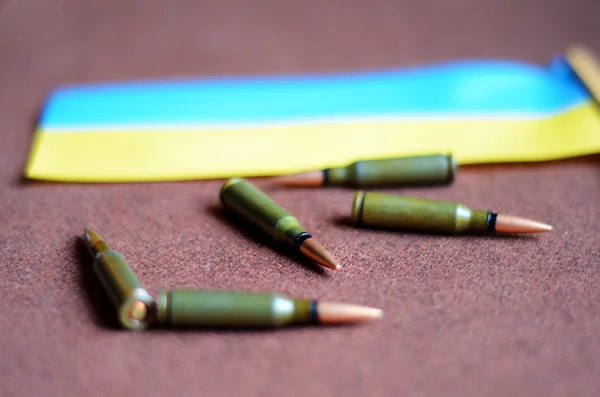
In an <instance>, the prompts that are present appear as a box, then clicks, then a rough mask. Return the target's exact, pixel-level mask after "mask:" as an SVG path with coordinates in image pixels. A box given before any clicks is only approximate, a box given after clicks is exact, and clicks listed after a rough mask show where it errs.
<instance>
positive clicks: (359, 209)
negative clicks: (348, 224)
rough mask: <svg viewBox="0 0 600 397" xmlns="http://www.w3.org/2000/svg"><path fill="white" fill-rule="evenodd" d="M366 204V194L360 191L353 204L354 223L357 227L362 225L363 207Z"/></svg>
mask: <svg viewBox="0 0 600 397" xmlns="http://www.w3.org/2000/svg"><path fill="white" fill-rule="evenodd" d="M364 203H365V192H363V191H362V190H359V191H357V192H356V194H355V195H354V200H353V202H352V222H353V223H354V224H355V225H356V226H361V225H362V215H363V206H364Z"/></svg>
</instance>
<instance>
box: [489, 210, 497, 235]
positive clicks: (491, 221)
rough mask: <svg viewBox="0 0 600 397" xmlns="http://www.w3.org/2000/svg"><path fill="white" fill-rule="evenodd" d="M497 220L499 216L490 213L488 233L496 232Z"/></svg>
mask: <svg viewBox="0 0 600 397" xmlns="http://www.w3.org/2000/svg"><path fill="white" fill-rule="evenodd" d="M496 218H498V214H495V213H493V212H488V216H487V231H488V232H490V233H494V232H495V231H496Z"/></svg>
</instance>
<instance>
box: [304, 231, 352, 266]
mask: <svg viewBox="0 0 600 397" xmlns="http://www.w3.org/2000/svg"><path fill="white" fill-rule="evenodd" d="M300 252H302V253H303V254H304V255H306V256H307V257H309V258H310V259H312V260H313V261H315V262H317V263H318V264H320V265H321V266H325V267H327V268H329V269H333V270H340V269H341V268H342V266H341V265H340V264H339V263H338V261H337V260H336V259H335V258H334V257H333V255H331V253H329V251H327V250H326V249H325V247H323V246H322V245H321V244H319V243H318V242H316V241H315V239H314V238H312V237H311V238H307V239H306V240H304V241H303V242H302V245H300Z"/></svg>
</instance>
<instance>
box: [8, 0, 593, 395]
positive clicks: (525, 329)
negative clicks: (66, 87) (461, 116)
mask: <svg viewBox="0 0 600 397" xmlns="http://www.w3.org/2000/svg"><path fill="white" fill-rule="evenodd" d="M434 4H435V5H434ZM599 15H600V3H598V2H597V1H592V0H587V1H586V0H578V1H575V0H573V1H558V0H556V1H554V0H551V1H550V0H537V1H527V2H525V1H516V0H510V1H509V0H506V1H500V0H498V1H477V0H462V1H458V0H457V1H438V2H425V1H416V0H415V1H412V2H411V1H408V0H405V1H399V0H388V1H385V0H379V1H377V0H373V1H366V0H364V1H359V0H352V1H350V0H345V1H342V0H340V1H335V2H333V1H330V2H316V1H315V2H303V1H266V0H262V1H252V2H250V1H243V0H238V1H234V0H228V1H224V0H223V1H213V2H200V1H196V0H189V1H173V2H167V1H149V0H143V1H142V0H139V1H120V2H117V1H112V2H111V1H105V2H101V1H86V2H83V1H42V0H0V58H1V59H0V182H1V185H0V204H1V205H0V208H1V210H0V225H1V228H0V276H1V284H0V291H1V292H2V300H0V336H1V345H0V349H1V350H0V395H2V396H25V395H27V396H49V395H55V396H67V395H79V396H81V395H160V394H164V395H167V394H168V395H177V396H179V395H181V396H183V395H187V396H189V395H202V396H209V395H222V396H230V395H245V396H250V395H263V396H266V395H273V396H275V395H276V396H281V395H298V396H300V395H313V396H327V395H340V396H342V395H348V396H351V395H352V396H383V395H389V396H397V395H403V394H406V395H413V396H433V395H445V396H464V395H498V396H506V395H530V396H531V395H544V396H567V395H577V396H598V395H600V314H599V309H598V302H600V276H599V272H600V253H599V251H598V241H599V239H598V236H599V235H600V222H599V221H600V219H599V217H600V215H599V214H600V200H599V199H598V198H599V197H600V159H599V158H597V157H592V158H587V159H581V160H573V161H565V162H557V163H552V164H538V165H535V164H533V165H507V166H493V167H477V168H469V169H464V170H462V171H461V172H460V173H459V175H458V178H457V181H456V183H455V184H454V185H452V186H450V187H443V188H439V189H410V190H407V191H406V192H407V193H410V194H415V195H416V194H419V195H422V196H424V197H429V198H443V199H449V200H459V201H462V202H464V203H466V204H470V205H472V206H477V207H483V208H494V209H497V210H499V211H504V212H506V213H510V214H514V215H523V216H529V217H531V218H534V219H540V220H543V221H547V222H549V223H551V224H553V225H554V226H555V232H553V233H552V234H549V235H541V236H535V237H531V238H528V237H524V238H487V237H485V238H474V237H439V236H423V235H411V234H401V233H390V232H380V231H359V230H355V229H352V228H350V227H348V226H346V225H345V223H344V222H343V221H340V218H341V217H343V216H344V215H346V214H348V212H349V210H350V205H351V200H352V196H353V192H352V191H349V190H342V189H328V190H300V191H289V190H281V189H280V190H274V191H272V196H273V197H274V198H275V200H276V201H278V202H280V203H281V204H282V205H283V206H284V207H286V208H287V209H288V210H289V211H291V212H292V213H294V214H295V215H297V216H298V218H299V219H300V220H301V221H302V222H303V224H304V225H305V226H306V227H307V228H308V229H309V230H310V231H312V232H313V233H314V234H315V236H317V237H318V238H319V240H320V241H321V242H322V243H323V244H325V245H326V246H328V247H330V248H331V250H332V252H333V253H334V254H335V255H337V256H338V257H340V258H342V259H343V260H344V263H345V264H346V267H345V269H344V270H343V271H341V272H339V273H335V274H334V273H329V272H320V271H315V270H313V268H310V267H306V266H304V265H302V264H301V263H299V262H298V261H297V260H295V258H292V257H290V256H288V255H286V254H285V252H282V251H279V250H276V249H274V248H273V247H272V246H269V245H264V244H263V243H262V240H260V239H255V238H253V237H251V236H250V235H248V233H247V232H245V231H244V230H241V229H239V228H238V227H236V226H235V224H233V223H232V222H231V221H229V220H228V218H225V217H223V216H222V215H221V214H220V212H219V211H218V208H219V206H218V189H219V182H218V181H213V182H189V183H163V184H128V185H106V186H84V185H68V184H46V183H32V184H24V183H22V182H21V181H20V179H19V178H20V174H21V170H22V167H23V163H24V161H25V158H26V154H27V151H28V148H29V144H30V140H31V132H32V126H33V124H34V120H35V115H36V113H37V112H38V110H39V108H40V106H41V105H42V103H43V99H44V97H45V95H46V94H47V92H48V91H49V90H50V89H51V88H52V87H53V86H55V85H57V84H60V83H67V82H88V81H100V80H106V79H121V78H131V77H164V76H192V75H223V74H231V73H235V74H246V73H279V72H306V71H324V70H326V71H335V70H347V69H357V68H367V67H378V66H390V65H408V64H417V63H421V62H430V61H439V60H446V59H451V58H455V57H469V56H498V57H505V58H520V59H523V60H527V61H535V62H546V61H547V60H548V59H549V58H550V57H551V56H552V55H554V54H555V53H557V52H559V51H561V50H562V49H564V47H565V46H566V45H568V44H570V43H572V42H575V41H577V42H581V43H583V44H588V45H591V46H595V47H593V48H594V49H595V50H596V51H600V44H599V43H600V41H599V40H600V24H598V19H597V18H598V16H599ZM599 133H600V132H599ZM90 157H91V158H92V156H90ZM93 157H94V158H101V157H102V155H101V154H97V155H94V156H93ZM82 166H83V165H82ZM261 185H262V186H266V185H265V184H264V182H262V181H261ZM86 224H89V225H91V226H94V227H96V228H97V229H98V231H100V232H101V233H102V234H104V235H105V236H106V237H107V238H108V239H109V241H110V242H111V243H112V244H113V245H114V246H115V248H117V249H118V250H120V251H121V252H122V253H123V254H124V255H125V256H126V257H127V258H128V259H129V260H130V262H131V264H132V266H134V268H135V270H136V271H137V272H138V274H139V276H140V278H141V279H142V280H143V281H144V283H145V284H146V285H147V287H148V288H149V289H150V290H151V292H152V293H156V292H157V290H158V289H159V288H161V287H166V286H169V287H178V286H191V287H206V288H231V289H248V290H277V291H281V292H286V293H288V294H290V295H295V296H306V297H318V298H329V299H333V298H335V299H339V300H344V301H348V302H353V303H363V304H369V305H374V306H378V307H381V308H383V309H385V313H386V317H385V319H384V320H383V321H381V322H379V323H375V324H369V325H364V326H358V327H344V328H326V329H317V328H302V329H289V330H283V331H278V332H213V331H206V332H192V331H187V332H149V333H128V332H121V331H119V330H116V329H113V328H111V324H113V322H112V320H111V317H110V316H109V315H108V313H110V311H109V308H107V305H106V303H105V296H104V295H103V293H102V292H101V291H100V290H99V289H98V285H97V283H96V282H95V281H94V280H93V279H92V278H91V277H90V274H89V272H86V271H84V270H83V268H85V267H86V266H89V261H88V260H87V259H86V258H85V256H81V255H79V254H78V251H77V249H76V247H77V246H76V240H75V238H76V236H78V235H80V234H81V233H82V229H83V227H84V225H86Z"/></svg>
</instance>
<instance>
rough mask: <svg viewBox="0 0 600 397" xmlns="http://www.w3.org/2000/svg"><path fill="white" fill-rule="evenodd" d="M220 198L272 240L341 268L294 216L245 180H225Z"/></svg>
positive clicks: (316, 260)
mask: <svg viewBox="0 0 600 397" xmlns="http://www.w3.org/2000/svg"><path fill="white" fill-rule="evenodd" d="M220 198H221V202H222V203H223V205H224V206H225V207H227V208H229V209H231V210H233V211H235V212H236V213H238V214H239V215H241V216H242V217H243V218H245V219H247V220H248V221H249V222H251V223H252V224H254V225H255V226H257V227H258V228H259V229H260V230H262V231H263V232H265V233H267V234H268V235H270V236H271V237H272V238H273V239H275V240H276V241H281V242H285V243H287V244H289V245H290V246H292V247H294V248H296V249H297V250H299V251H300V252H301V253H302V254H304V255H306V256H307V257H309V258H311V259H312V260H314V261H315V262H317V263H319V264H320V265H322V266H325V267H327V268H330V269H334V270H339V269H340V268H341V266H340V265H339V263H338V262H337V260H336V259H335V258H334V257H333V255H331V254H330V253H329V252H328V251H327V250H326V249H325V248H324V247H323V246H322V245H321V244H319V243H318V242H317V241H316V240H315V239H314V238H313V237H312V235H311V234H310V233H308V232H307V231H306V230H304V229H303V228H302V226H300V222H298V219H296V218H295V217H293V216H292V215H290V214H289V213H288V212H287V211H286V210H284V209H283V208H281V207H280V206H279V205H277V204H276V203H275V202H274V201H273V200H271V199H270V198H269V197H268V196H267V195H266V194H265V193H264V192H262V191H261V190H259V189H258V188H257V187H256V186H254V185H253V184H251V183H250V182H249V181H247V180H245V179H241V178H232V179H229V180H228V181H226V182H225V183H224V184H223V187H222V188H221V194H220Z"/></svg>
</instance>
